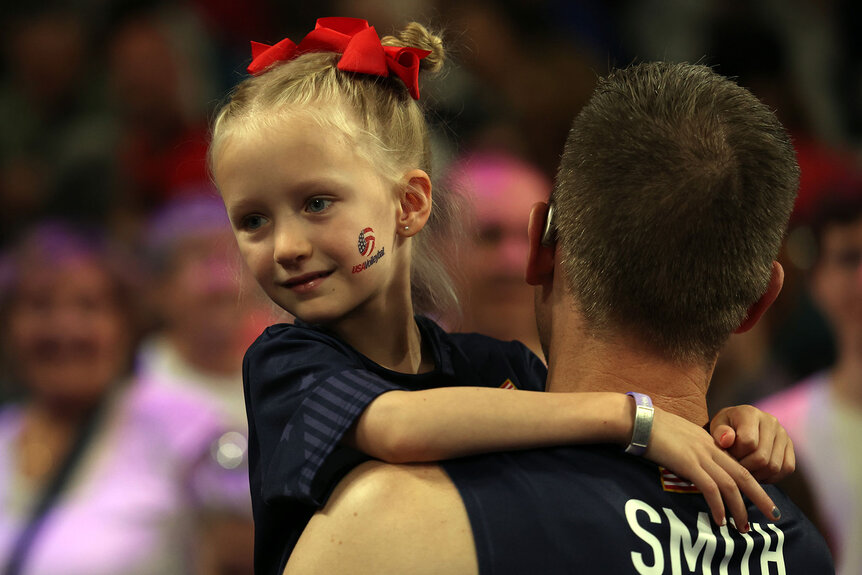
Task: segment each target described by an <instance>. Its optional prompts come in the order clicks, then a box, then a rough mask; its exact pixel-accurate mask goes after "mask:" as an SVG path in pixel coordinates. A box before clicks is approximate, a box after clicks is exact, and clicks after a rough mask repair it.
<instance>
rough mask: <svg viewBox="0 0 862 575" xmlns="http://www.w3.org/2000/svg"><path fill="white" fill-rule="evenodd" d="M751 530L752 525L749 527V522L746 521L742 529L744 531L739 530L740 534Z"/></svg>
mask: <svg viewBox="0 0 862 575" xmlns="http://www.w3.org/2000/svg"><path fill="white" fill-rule="evenodd" d="M750 529H751V525H749V524H748V522H747V521H746V522H745V525H744V526H743V527H742V529H740V530H739V532H740V533H748V531H749V530H750Z"/></svg>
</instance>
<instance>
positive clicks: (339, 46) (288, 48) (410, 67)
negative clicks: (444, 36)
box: [248, 17, 431, 100]
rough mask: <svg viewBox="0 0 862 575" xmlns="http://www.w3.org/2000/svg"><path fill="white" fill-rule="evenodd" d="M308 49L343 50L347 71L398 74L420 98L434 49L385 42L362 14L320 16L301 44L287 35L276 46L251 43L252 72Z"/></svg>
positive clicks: (340, 63)
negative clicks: (423, 70)
mask: <svg viewBox="0 0 862 575" xmlns="http://www.w3.org/2000/svg"><path fill="white" fill-rule="evenodd" d="M308 52H335V53H338V54H341V58H340V59H339V61H338V69H339V70H343V71H345V72H356V73H359V74H371V75H375V76H381V77H384V78H386V77H388V76H389V74H395V75H396V76H398V78H400V79H401V81H402V82H404V85H405V86H407V91H408V92H409V93H410V96H411V97H412V98H413V99H414V100H418V99H419V62H420V60H422V59H423V58H425V57H426V56H428V54H430V53H431V51H430V50H422V49H420V48H412V47H408V46H404V47H396V46H383V45H382V44H381V43H380V37H379V36H378V35H377V31H376V30H374V27H373V26H369V25H368V22H367V21H365V20H361V19H359V18H338V17H334V18H319V19H318V20H317V24H316V26H315V28H314V30H312V31H311V32H309V33H308V34H307V35H306V36H305V38H303V39H302V41H301V42H300V43H299V44H298V45H297V44H294V43H293V42H291V41H290V39H288V38H285V39H284V40H282V41H281V42H278V43H277V44H275V45H273V46H268V45H266V44H260V43H258V42H252V43H251V55H252V61H251V64H249V66H248V72H249V74H252V75H254V76H258V75H260V74H262V73H263V72H265V71H266V69H267V68H269V67H270V66H271V65H273V64H274V63H276V62H285V61H288V60H293V59H294V58H296V57H297V56H299V55H300V54H305V53H308Z"/></svg>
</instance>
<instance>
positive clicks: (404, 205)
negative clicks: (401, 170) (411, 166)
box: [396, 169, 431, 237]
mask: <svg viewBox="0 0 862 575" xmlns="http://www.w3.org/2000/svg"><path fill="white" fill-rule="evenodd" d="M399 194H400V195H399V201H400V203H401V210H400V211H399V213H398V229H397V230H396V232H397V233H398V234H399V235H401V236H404V237H410V236H412V235H413V234H415V233H417V232H418V231H419V230H421V229H422V228H423V227H425V223H426V222H427V221H428V217H429V216H430V215H431V178H429V177H428V174H426V173H425V172H424V171H423V170H418V169H417V170H410V171H409V172H407V173H406V174H404V179H403V181H402V184H401V188H400V189H399Z"/></svg>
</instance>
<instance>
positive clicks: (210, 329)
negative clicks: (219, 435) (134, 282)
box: [136, 191, 276, 433]
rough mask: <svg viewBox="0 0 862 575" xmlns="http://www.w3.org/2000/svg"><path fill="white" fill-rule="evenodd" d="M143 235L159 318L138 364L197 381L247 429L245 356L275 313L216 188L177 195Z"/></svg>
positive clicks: (158, 375) (168, 377) (172, 381)
mask: <svg viewBox="0 0 862 575" xmlns="http://www.w3.org/2000/svg"><path fill="white" fill-rule="evenodd" d="M141 242H142V243H143V251H144V253H145V254H146V260H147V262H148V264H149V266H148V267H149V269H150V273H151V282H152V283H151V284H150V285H151V289H150V290H149V294H150V305H151V309H152V314H150V319H151V320H152V321H153V325H152V326H151V328H150V331H149V333H148V335H147V336H146V337H145V338H144V341H143V344H142V346H141V349H140V352H139V353H138V356H137V362H136V370H137V372H138V373H139V374H141V375H142V376H144V377H146V378H147V379H151V380H153V381H156V382H159V383H163V384H166V385H171V386H180V387H189V388H193V389H196V390H197V391H199V392H201V393H202V394H203V395H205V396H207V397H209V398H211V399H212V402H213V405H214V407H215V408H217V409H219V410H221V411H222V412H223V413H224V415H225V416H226V417H228V418H229V421H230V422H231V425H232V426H233V427H235V428H236V429H237V430H238V431H241V432H243V433H244V432H245V430H246V429H247V422H246V415H245V402H244V399H243V391H242V358H243V356H244V355H245V350H246V349H247V348H248V346H249V345H250V344H251V342H252V341H254V339H255V338H256V337H257V336H258V335H260V333H261V332H262V331H263V329H264V328H265V327H266V326H268V325H270V324H272V323H275V321H276V313H275V309H274V306H272V305H271V304H270V303H269V300H268V299H267V298H265V297H264V296H262V295H261V292H260V291H259V287H258V286H257V283H256V282H254V281H253V277H252V276H251V274H246V273H243V269H242V267H241V266H242V261H241V259H240V256H239V251H238V250H237V246H236V240H235V239H234V235H233V232H232V231H231V228H230V223H229V221H228V218H227V214H226V212H225V208H224V204H223V203H222V201H221V199H220V198H219V197H218V196H217V195H215V192H214V191H213V192H212V194H211V195H197V196H191V197H180V198H176V199H174V200H171V201H169V202H167V204H165V205H164V206H163V207H162V209H160V210H158V211H157V212H156V214H155V215H154V216H153V217H152V218H151V220H150V222H149V225H148V226H147V227H146V228H145V229H144V233H143V237H142V238H141Z"/></svg>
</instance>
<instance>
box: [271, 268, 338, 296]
mask: <svg viewBox="0 0 862 575" xmlns="http://www.w3.org/2000/svg"><path fill="white" fill-rule="evenodd" d="M330 275H332V272H331V271H327V272H313V273H310V274H303V275H301V276H297V277H295V278H291V279H289V280H287V281H286V282H284V283H283V284H282V285H283V286H284V287H286V288H287V289H290V290H293V291H295V292H299V293H303V292H307V291H311V290H313V289H314V288H316V287H317V286H318V285H320V283H321V282H322V281H323V280H324V279H326V278H328V277H329V276H330Z"/></svg>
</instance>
